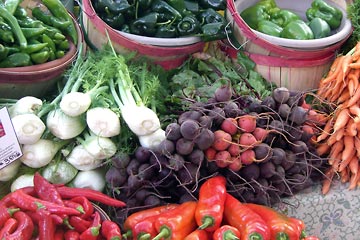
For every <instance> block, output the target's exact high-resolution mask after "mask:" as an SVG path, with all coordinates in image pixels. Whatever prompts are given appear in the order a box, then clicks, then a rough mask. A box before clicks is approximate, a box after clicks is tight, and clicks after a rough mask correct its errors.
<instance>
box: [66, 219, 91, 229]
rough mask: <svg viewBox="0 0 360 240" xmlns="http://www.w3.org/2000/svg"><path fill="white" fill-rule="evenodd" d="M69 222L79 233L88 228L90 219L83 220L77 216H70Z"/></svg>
mask: <svg viewBox="0 0 360 240" xmlns="http://www.w3.org/2000/svg"><path fill="white" fill-rule="evenodd" d="M69 224H70V226H72V227H73V228H74V229H75V230H76V231H77V232H79V233H82V232H84V231H85V230H86V229H88V228H89V227H90V226H91V222H90V221H88V220H85V219H83V218H81V217H79V216H70V218H69Z"/></svg>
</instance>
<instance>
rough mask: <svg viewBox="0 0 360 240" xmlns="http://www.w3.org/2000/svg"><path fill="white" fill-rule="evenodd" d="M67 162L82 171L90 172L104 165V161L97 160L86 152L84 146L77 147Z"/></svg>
mask: <svg viewBox="0 0 360 240" xmlns="http://www.w3.org/2000/svg"><path fill="white" fill-rule="evenodd" d="M66 161H67V162H68V163H70V164H71V165H72V166H74V167H75V168H76V169H78V170H81V171H88V170H92V169H95V168H98V167H99V166H100V165H101V164H102V163H103V160H102V159H97V158H95V157H94V156H93V155H91V154H90V153H89V152H88V151H86V149H85V147H84V146H83V145H81V144H80V145H77V146H75V147H74V148H73V150H72V151H71V152H70V154H69V155H68V156H67V158H66Z"/></svg>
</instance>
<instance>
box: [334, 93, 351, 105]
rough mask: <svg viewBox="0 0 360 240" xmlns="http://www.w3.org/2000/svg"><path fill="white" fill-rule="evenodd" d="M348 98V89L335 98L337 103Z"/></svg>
mask: <svg viewBox="0 0 360 240" xmlns="http://www.w3.org/2000/svg"><path fill="white" fill-rule="evenodd" d="M349 99H350V93H349V91H342V92H341V94H340V96H339V97H338V99H337V103H338V104H339V103H343V102H345V101H346V100H349Z"/></svg>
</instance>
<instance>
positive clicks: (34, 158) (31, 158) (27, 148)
mask: <svg viewBox="0 0 360 240" xmlns="http://www.w3.org/2000/svg"><path fill="white" fill-rule="evenodd" d="M66 143H67V142H66V141H60V142H55V141H53V140H48V139H40V140H39V141H37V142H36V143H33V144H25V145H23V146H22V152H23V155H22V156H21V157H20V161H21V162H22V163H23V164H25V165H26V166H28V167H31V168H41V167H44V166H46V165H47V164H49V163H50V162H51V160H52V159H53V158H54V157H55V155H56V153H57V152H58V151H59V150H60V148H61V147H63V146H64V145H65V144H66Z"/></svg>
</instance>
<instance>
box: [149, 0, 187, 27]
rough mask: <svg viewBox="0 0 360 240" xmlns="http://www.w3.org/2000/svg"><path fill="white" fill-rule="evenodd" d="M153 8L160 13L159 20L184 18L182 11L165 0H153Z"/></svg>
mask: <svg viewBox="0 0 360 240" xmlns="http://www.w3.org/2000/svg"><path fill="white" fill-rule="evenodd" d="M151 10H152V11H153V12H156V13H158V21H159V22H166V21H169V20H170V21H177V20H180V19H182V15H181V13H180V12H179V11H178V10H176V9H175V8H173V7H172V6H171V5H170V4H168V3H167V2H165V1H163V0H153V3H152V5H151Z"/></svg>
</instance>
